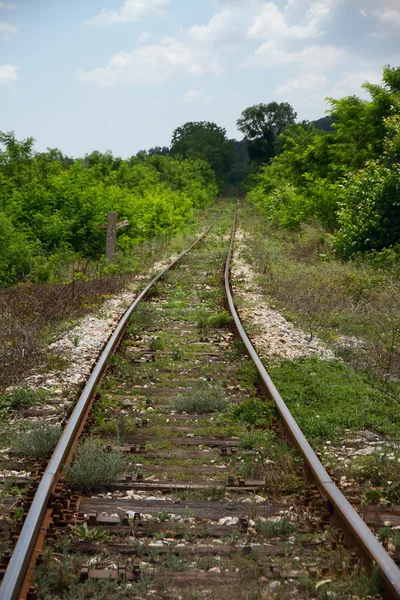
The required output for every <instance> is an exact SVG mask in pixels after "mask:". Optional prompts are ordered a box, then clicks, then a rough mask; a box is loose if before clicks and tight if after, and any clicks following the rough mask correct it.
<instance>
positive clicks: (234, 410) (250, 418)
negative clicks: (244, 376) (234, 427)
mask: <svg viewBox="0 0 400 600" xmlns="http://www.w3.org/2000/svg"><path fill="white" fill-rule="evenodd" d="M275 415H276V409H275V407H274V404H273V403H272V402H269V401H267V400H259V399H258V398H246V400H243V402H241V403H240V404H239V405H238V406H232V407H231V408H230V416H231V418H232V420H233V421H234V422H236V423H242V424H245V425H256V426H258V427H269V426H270V425H271V422H272V419H273V418H274V416H275Z"/></svg>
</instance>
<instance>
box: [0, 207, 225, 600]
mask: <svg viewBox="0 0 400 600" xmlns="http://www.w3.org/2000/svg"><path fill="white" fill-rule="evenodd" d="M221 212H222V210H221V211H220V212H219V213H218V215H217V217H216V219H215V220H214V221H213V222H212V224H211V225H210V227H208V228H207V230H206V231H204V233H202V234H201V235H200V236H199V237H198V239H197V240H196V241H195V242H194V243H193V244H191V246H189V248H187V249H186V250H184V251H183V252H182V253H181V254H180V255H179V256H178V258H176V259H175V260H174V261H173V262H172V263H170V264H169V265H168V266H167V267H165V268H164V269H163V270H162V271H161V272H160V273H158V275H156V276H155V277H154V278H153V279H152V280H151V281H150V283H149V284H148V285H147V286H146V287H145V288H144V290H143V291H142V292H141V293H140V294H139V296H138V297H137V298H136V299H135V300H134V302H133V303H132V304H131V306H130V307H129V308H128V310H127V311H126V313H125V314H124V316H123V317H122V319H121V320H120V322H119V323H118V325H117V327H116V329H115V331H114V333H113V334H112V336H111V337H110V339H109V341H108V342H107V344H106V346H105V348H104V350H103V351H102V353H101V355H100V358H99V360H98V362H97V363H96V365H95V367H94V369H93V371H92V373H91V375H90V377H89V379H88V381H87V383H86V386H85V388H84V390H83V391H82V393H81V395H80V397H79V400H78V402H77V404H76V406H75V408H74V410H73V412H72V414H71V416H70V418H69V420H68V423H67V425H66V427H65V429H64V431H63V434H62V436H61V438H60V441H59V442H58V445H57V447H56V449H55V450H54V453H53V455H52V457H51V459H50V462H49V464H48V466H47V467H46V470H45V472H44V473H43V476H42V479H41V481H40V484H39V486H38V489H37V491H36V494H35V497H34V499H33V502H32V504H31V507H30V509H29V512H28V515H27V517H26V519H25V522H24V524H23V527H22V530H21V533H20V536H19V538H18V541H17V544H16V546H15V548H14V551H13V553H12V556H11V560H10V563H9V565H8V568H7V571H6V573H5V575H4V578H3V581H2V585H1V587H0V600H19V599H20V597H21V596H20V594H21V589H22V587H23V585H24V582H25V580H26V578H27V574H28V569H29V567H30V564H31V560H32V556H33V554H34V552H35V546H36V543H37V540H38V538H39V534H40V532H41V530H42V527H43V524H44V521H45V518H46V513H47V510H48V502H49V499H50V496H51V494H52V492H53V490H54V487H55V485H56V484H57V481H58V479H59V477H60V473H61V470H62V467H63V465H64V464H65V462H66V460H67V458H68V456H69V455H70V453H71V449H72V448H73V445H74V442H75V440H76V438H77V435H78V434H79V431H80V428H81V427H82V423H83V422H84V420H85V416H86V414H87V411H88V408H89V407H90V404H91V401H92V399H93V396H94V394H95V391H96V388H97V385H98V383H99V382H100V380H101V378H102V376H103V374H104V372H105V367H106V363H107V360H108V358H109V356H110V355H111V354H112V353H113V351H114V350H115V348H116V347H117V346H118V344H119V342H120V340H121V338H122V336H123V334H124V332H125V329H126V327H127V324H128V321H129V319H130V317H131V315H132V313H133V311H134V310H135V308H136V307H137V305H138V304H139V302H140V301H141V300H142V299H143V298H144V297H145V296H146V294H147V293H148V292H149V290H150V288H151V287H152V286H153V285H154V284H155V283H157V281H159V280H160V279H161V278H162V277H163V275H165V273H167V271H169V270H170V269H172V268H173V267H174V266H175V265H176V264H177V263H178V262H179V261H180V260H181V259H182V258H183V257H184V256H186V255H187V254H188V253H189V252H190V251H191V250H192V249H193V248H194V247H195V246H196V245H197V244H198V243H199V242H200V241H201V240H202V239H203V238H204V237H205V236H206V235H207V234H208V233H209V232H210V231H211V229H212V227H213V226H214V224H215V223H216V221H217V220H218V218H219V216H220V214H221Z"/></svg>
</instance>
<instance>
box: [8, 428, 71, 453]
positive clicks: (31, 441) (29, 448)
mask: <svg viewBox="0 0 400 600" xmlns="http://www.w3.org/2000/svg"><path fill="white" fill-rule="evenodd" d="M60 436H61V427H59V426H57V425H44V424H42V423H31V424H27V425H26V426H25V427H24V429H22V431H20V433H19V434H18V436H17V437H16V440H15V445H14V448H13V449H14V451H15V452H16V453H17V454H19V455H20V456H23V457H25V458H37V459H39V460H41V459H43V458H47V457H48V456H49V454H50V453H51V452H52V451H53V450H54V448H55V447H56V446H57V444H58V440H59V439H60Z"/></svg>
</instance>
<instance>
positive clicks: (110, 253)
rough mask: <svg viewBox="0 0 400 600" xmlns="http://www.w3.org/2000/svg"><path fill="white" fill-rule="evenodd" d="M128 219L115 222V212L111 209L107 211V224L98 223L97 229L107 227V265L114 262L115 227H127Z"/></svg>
mask: <svg viewBox="0 0 400 600" xmlns="http://www.w3.org/2000/svg"><path fill="white" fill-rule="evenodd" d="M128 225H129V221H127V220H125V221H121V222H120V223H117V213H116V212H114V211H111V212H109V213H108V218H107V225H98V226H97V227H98V228H99V229H107V243H106V259H107V262H108V264H109V265H112V264H113V263H114V262H115V250H116V247H117V229H120V228H121V227H127V226H128Z"/></svg>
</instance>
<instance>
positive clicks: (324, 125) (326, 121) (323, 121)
mask: <svg viewBox="0 0 400 600" xmlns="http://www.w3.org/2000/svg"><path fill="white" fill-rule="evenodd" d="M311 123H312V124H313V125H314V127H316V128H317V129H321V130H322V131H332V123H333V121H332V119H331V117H321V118H320V119H317V120H316V121H311Z"/></svg>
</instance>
